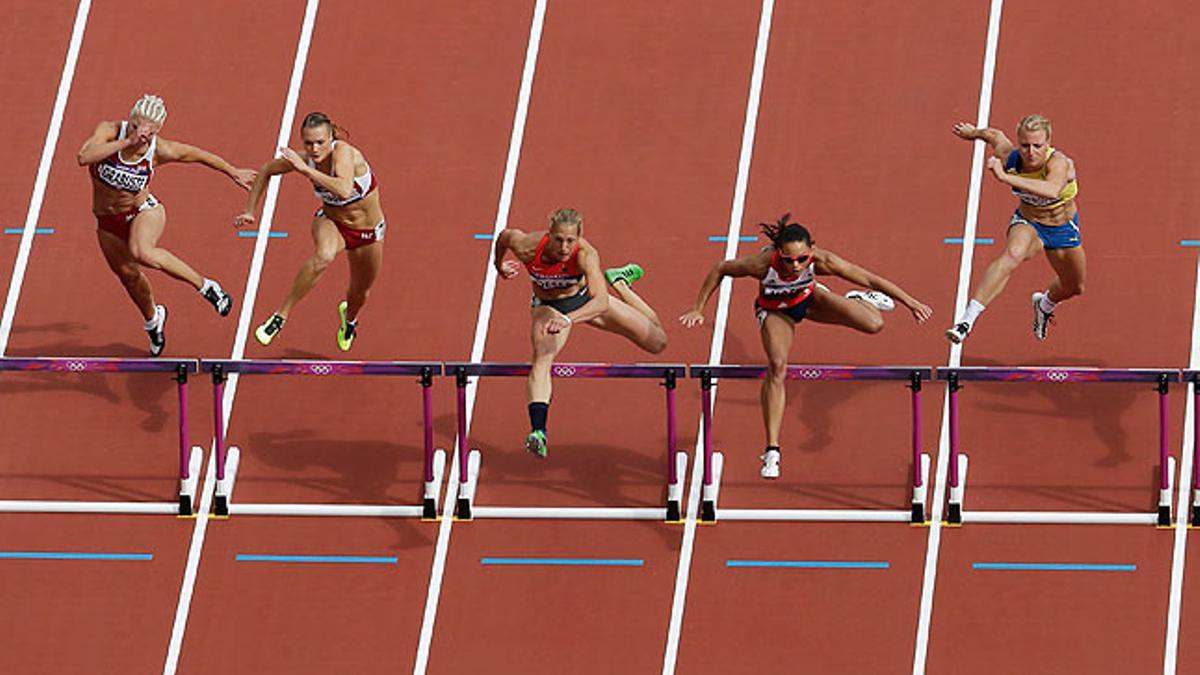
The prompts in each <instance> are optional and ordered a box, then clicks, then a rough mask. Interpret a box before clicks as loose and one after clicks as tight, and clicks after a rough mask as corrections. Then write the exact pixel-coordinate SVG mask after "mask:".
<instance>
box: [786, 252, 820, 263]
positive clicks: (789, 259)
mask: <svg viewBox="0 0 1200 675" xmlns="http://www.w3.org/2000/svg"><path fill="white" fill-rule="evenodd" d="M811 258H812V254H811V253H805V254H804V255H798V256H796V257H794V258H793V257H790V256H786V255H783V254H780V255H779V262H781V263H783V264H784V265H803V264H804V263H806V262H808V261H809V260H810V259H811Z"/></svg>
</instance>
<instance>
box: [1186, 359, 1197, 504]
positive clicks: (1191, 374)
mask: <svg viewBox="0 0 1200 675" xmlns="http://www.w3.org/2000/svg"><path fill="white" fill-rule="evenodd" d="M1183 381H1184V382H1187V383H1188V384H1191V385H1192V508H1191V514H1190V517H1189V518H1188V526H1189V527H1200V482H1197V479H1200V463H1198V462H1197V461H1196V459H1197V453H1196V447H1197V442H1200V407H1197V406H1200V370H1185V371H1183Z"/></svg>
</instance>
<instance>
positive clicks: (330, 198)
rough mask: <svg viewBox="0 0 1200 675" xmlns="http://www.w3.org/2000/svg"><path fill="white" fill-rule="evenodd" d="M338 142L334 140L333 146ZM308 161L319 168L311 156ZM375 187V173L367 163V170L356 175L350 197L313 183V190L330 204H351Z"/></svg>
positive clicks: (313, 166)
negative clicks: (340, 195)
mask: <svg viewBox="0 0 1200 675" xmlns="http://www.w3.org/2000/svg"><path fill="white" fill-rule="evenodd" d="M337 144H338V142H337V141H334V142H333V147H335V148H336V147H337ZM307 161H308V165H309V166H310V167H312V168H314V169H315V168H317V164H316V162H314V161H312V158H311V157H310V158H308V160H307ZM363 164H367V160H365V159H364V160H363ZM375 187H376V185H375V173H374V172H372V171H371V165H370V164H367V172H366V173H364V174H363V175H361V176H355V177H354V191H353V192H352V193H351V194H350V196H349V197H346V198H345V199H342V198H341V197H339V196H337V195H335V194H333V193H332V192H330V191H329V190H326V189H325V188H323V187H321V186H320V185H317V184H316V183H313V192H315V193H317V197H318V198H319V199H320V200H321V201H323V202H325V204H326V205H328V206H349V205H351V204H353V203H354V202H357V201H359V200H361V199H362V198H363V197H366V196H367V195H369V194H371V191H372V190H374V189H375Z"/></svg>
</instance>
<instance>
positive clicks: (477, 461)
mask: <svg viewBox="0 0 1200 675" xmlns="http://www.w3.org/2000/svg"><path fill="white" fill-rule="evenodd" d="M482 463H483V455H482V454H480V452H479V450H478V449H475V448H472V449H471V451H470V452H469V453H467V482H465V483H463V482H459V484H458V501H457V502H456V503H455V505H454V519H455V520H461V521H471V520H474V519H475V516H474V515H473V514H472V513H471V507H472V506H473V505H474V503H475V489H476V488H477V487H479V467H480V465H481V464H482Z"/></svg>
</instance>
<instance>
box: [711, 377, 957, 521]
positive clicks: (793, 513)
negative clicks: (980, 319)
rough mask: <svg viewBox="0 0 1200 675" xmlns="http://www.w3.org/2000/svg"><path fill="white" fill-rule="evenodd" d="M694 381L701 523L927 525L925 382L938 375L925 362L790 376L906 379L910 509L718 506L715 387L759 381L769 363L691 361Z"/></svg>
mask: <svg viewBox="0 0 1200 675" xmlns="http://www.w3.org/2000/svg"><path fill="white" fill-rule="evenodd" d="M688 372H689V374H690V376H691V377H692V379H698V380H700V420H701V427H702V430H703V431H702V442H703V446H704V460H703V488H702V494H701V501H700V521H701V522H703V523H715V522H716V521H717V519H718V516H719V517H720V518H721V519H724V520H791V521H824V522H876V523H877V522H909V523H912V524H914V525H925V524H927V523H928V520H929V519H928V510H927V508H926V507H927V498H926V497H927V495H928V492H929V489H928V488H929V464H930V462H929V455H928V454H927V453H923V452H921V383H922V382H928V381H929V380H931V379H933V368H929V367H925V366H816V365H789V366H788V367H787V375H786V376H785V377H786V379H788V380H803V381H808V382H820V381H828V382H832V381H838V382H844V381H859V382H863V381H903V382H907V383H908V384H907V385H905V386H906V387H907V388H908V389H909V390H910V392H911V397H910V401H911V409H912V505H911V508H909V509H908V510H885V509H858V510H855V509H724V508H723V509H718V507H717V503H718V497H719V496H720V490H721V475H722V474H723V473H724V466H725V455H724V453H720V452H716V451H715V450H714V449H713V442H712V426H713V412H714V411H713V404H714V402H713V391H712V389H713V386H714V385H715V384H716V381H717V380H720V379H721V378H727V379H742V380H758V379H762V378H763V377H764V376H765V375H766V373H767V367H766V366H744V365H692V366H689V367H688Z"/></svg>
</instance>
